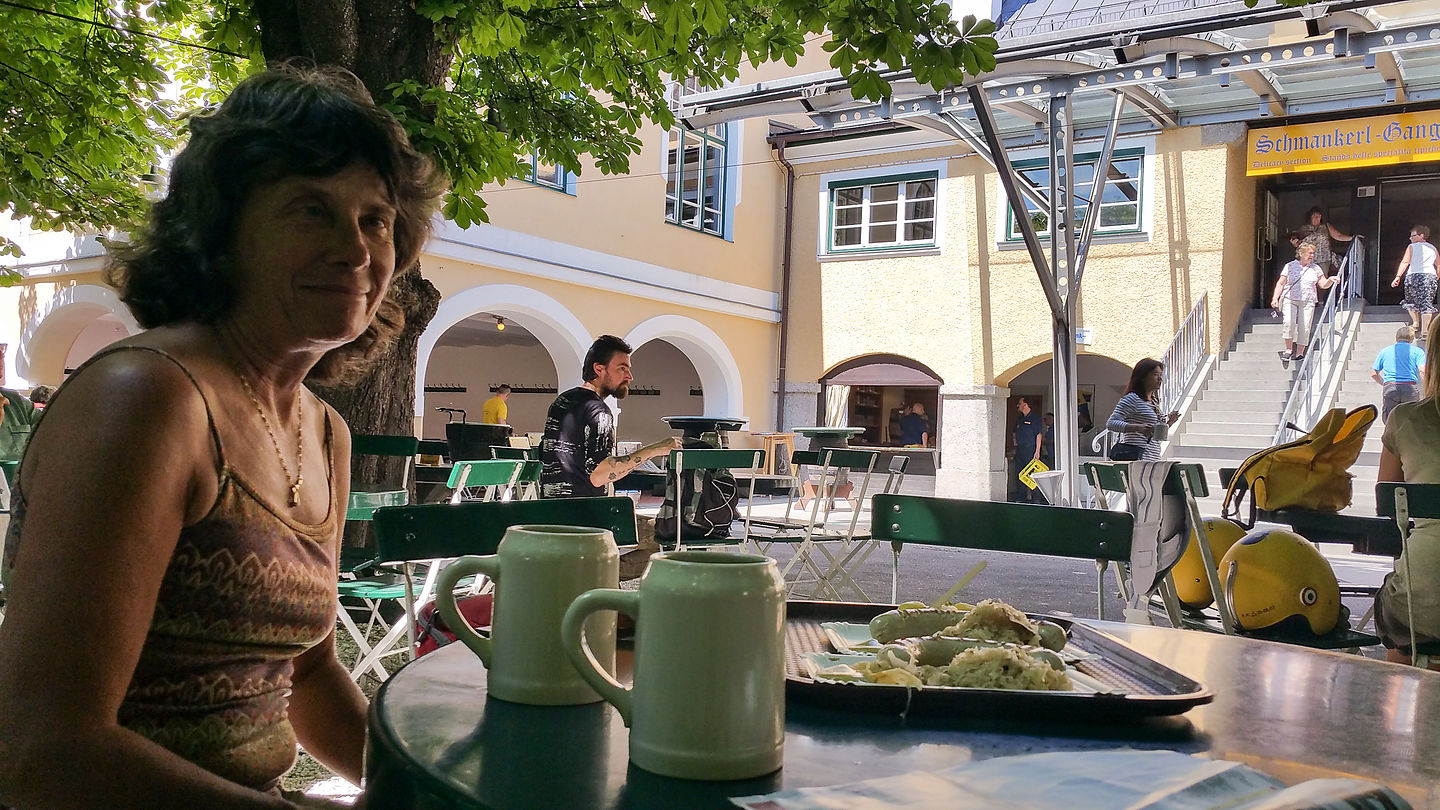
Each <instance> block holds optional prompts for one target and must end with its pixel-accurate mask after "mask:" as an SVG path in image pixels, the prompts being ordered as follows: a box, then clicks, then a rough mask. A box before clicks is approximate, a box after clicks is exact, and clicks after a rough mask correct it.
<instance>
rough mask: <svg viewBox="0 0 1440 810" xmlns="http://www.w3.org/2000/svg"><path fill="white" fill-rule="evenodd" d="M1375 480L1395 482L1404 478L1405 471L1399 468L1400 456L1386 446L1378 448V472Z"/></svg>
mask: <svg viewBox="0 0 1440 810" xmlns="http://www.w3.org/2000/svg"><path fill="white" fill-rule="evenodd" d="M1375 480H1377V481H1395V482H1401V481H1404V480H1405V471H1404V470H1403V469H1402V468H1401V465H1400V457H1399V456H1397V455H1395V453H1394V452H1393V451H1391V450H1390V448H1388V447H1384V446H1382V447H1381V448H1380V474H1379V476H1378V477H1377V478H1376V479H1375Z"/></svg>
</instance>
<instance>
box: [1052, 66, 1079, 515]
mask: <svg viewBox="0 0 1440 810" xmlns="http://www.w3.org/2000/svg"><path fill="white" fill-rule="evenodd" d="M1071 131H1072V126H1071V117H1070V96H1069V95H1068V94H1058V95H1055V96H1053V97H1052V98H1051V99H1050V138H1049V145H1050V149H1049V156H1050V210H1051V217H1050V271H1051V274H1052V276H1053V283H1054V286H1055V290H1056V292H1057V294H1058V298H1059V304H1060V306H1058V307H1053V306H1052V313H1051V314H1052V315H1053V319H1052V324H1053V327H1054V330H1053V337H1054V341H1053V343H1054V360H1053V362H1052V363H1051V365H1050V367H1051V382H1052V385H1051V398H1050V399H1051V402H1052V403H1053V404H1052V407H1053V408H1054V409H1055V459H1054V460H1055V465H1056V467H1057V469H1059V470H1061V471H1062V472H1063V475H1062V476H1061V477H1060V500H1061V503H1063V504H1065V505H1067V506H1074V505H1076V504H1077V503H1079V501H1080V486H1079V480H1080V479H1079V472H1080V444H1079V442H1080V424H1079V414H1078V412H1077V411H1076V407H1075V403H1076V390H1077V385H1076V383H1077V381H1076V362H1077V358H1076V353H1075V304H1076V298H1077V296H1076V292H1077V290H1076V289H1075V288H1074V284H1073V282H1074V278H1073V276H1072V272H1073V270H1074V268H1075V222H1074V216H1075V154H1074V150H1073V149H1072V148H1071V147H1072V144H1071V140H1070V134H1071Z"/></svg>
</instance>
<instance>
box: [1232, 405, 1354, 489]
mask: <svg viewBox="0 0 1440 810" xmlns="http://www.w3.org/2000/svg"><path fill="white" fill-rule="evenodd" d="M1376 413H1377V412H1376V409H1375V406H1374V405H1362V406H1360V407H1359V408H1356V409H1355V410H1353V411H1350V412H1349V413H1346V412H1345V409H1344V408H1332V409H1331V410H1330V412H1329V413H1327V414H1325V415H1324V416H1323V417H1321V418H1320V421H1319V422H1317V423H1316V425H1315V429H1314V430H1311V431H1310V433H1309V434H1307V435H1306V436H1304V437H1303V438H1300V439H1296V440H1295V441H1293V442H1285V443H1284V444H1277V445H1275V446H1274V447H1268V448H1266V449H1264V450H1261V451H1260V452H1258V453H1255V454H1254V455H1252V456H1250V457H1249V458H1247V459H1245V461H1244V463H1243V464H1241V465H1240V467H1239V469H1238V470H1236V473H1235V477H1234V478H1233V479H1232V480H1231V481H1230V487H1229V489H1228V490H1226V492H1225V505H1224V508H1223V510H1222V513H1223V514H1224V515H1226V516H1228V515H1230V514H1232V504H1233V508H1234V510H1235V511H1238V510H1239V506H1240V501H1241V500H1242V499H1243V498H1244V497H1245V496H1244V493H1243V491H1241V488H1240V482H1241V481H1242V480H1243V481H1244V482H1245V485H1246V486H1247V487H1248V488H1249V490H1250V492H1251V498H1252V501H1253V504H1254V506H1255V507H1256V508H1259V509H1264V510H1275V509H1286V508H1298V509H1314V510H1316V511H1320V512H1338V511H1340V510H1341V509H1344V508H1345V507H1347V506H1349V505H1350V479H1352V478H1354V477H1355V476H1353V475H1351V474H1350V472H1349V471H1348V470H1349V467H1350V465H1351V464H1354V463H1355V459H1356V458H1358V457H1359V455H1360V448H1361V446H1362V445H1364V443H1365V431H1367V430H1369V429H1370V425H1371V423H1373V422H1374V421H1375V416H1376Z"/></svg>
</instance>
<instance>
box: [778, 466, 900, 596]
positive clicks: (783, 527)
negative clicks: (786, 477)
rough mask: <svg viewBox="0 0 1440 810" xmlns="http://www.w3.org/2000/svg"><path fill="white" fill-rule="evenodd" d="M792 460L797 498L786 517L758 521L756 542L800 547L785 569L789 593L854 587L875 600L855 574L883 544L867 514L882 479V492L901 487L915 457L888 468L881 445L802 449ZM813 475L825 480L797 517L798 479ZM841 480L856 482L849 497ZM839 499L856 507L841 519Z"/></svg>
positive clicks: (793, 492) (830, 593)
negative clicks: (835, 514) (835, 516)
mask: <svg viewBox="0 0 1440 810" xmlns="http://www.w3.org/2000/svg"><path fill="white" fill-rule="evenodd" d="M790 461H791V469H792V470H794V471H795V480H796V482H797V485H796V486H793V487H791V497H790V500H789V501H787V502H786V505H785V514H784V515H783V516H782V517H780V518H778V519H761V520H759V521H757V524H758V525H759V529H758V530H757V533H756V534H755V537H754V539H755V541H756V544H757V545H758V546H759V547H760V548H761V549H762V550H764V551H766V552H768V551H769V549H770V547H771V545H772V544H774V543H786V544H793V545H794V546H795V554H794V556H792V557H791V558H790V560H789V561H787V563H786V564H785V567H784V568H783V569H781V576H782V577H783V578H784V579H785V582H786V586H785V587H786V592H787V593H788V594H789V595H792V596H807V597H811V598H819V599H836V600H839V599H844V598H847V597H846V596H845V595H844V594H843V593H842V590H843V591H849V592H852V593H853V594H854V597H855V598H858V599H860V600H861V601H865V602H868V601H870V597H869V596H868V595H867V594H866V593H865V590H864V589H863V588H861V587H860V584H859V582H857V581H856V579H855V577H854V573H853V572H854V571H855V570H856V569H858V568H859V567H860V565H861V564H863V563H864V562H865V560H866V559H868V558H869V556H870V553H871V552H872V551H873V550H874V549H875V548H876V547H877V545H878V543H877V542H876V541H874V540H873V539H872V538H871V537H870V536H869V534H868V532H866V530H865V526H866V524H864V523H862V522H861V515H862V514H863V513H864V511H865V507H866V506H867V505H868V504H869V503H870V497H871V495H872V494H873V492H874V487H875V486H876V485H877V484H880V490H879V491H880V492H881V493H884V494H896V493H898V492H899V490H900V484H901V483H902V482H903V481H904V479H905V469H906V466H907V465H908V463H909V461H910V459H909V457H908V456H895V457H893V458H892V459H891V460H890V463H889V464H888V465H887V467H886V469H884V470H881V469H880V466H879V465H880V453H879V451H876V450H856V449H841V448H826V449H823V450H796V451H795V452H793V453H792V454H791V455H790ZM811 478H814V479H815V480H816V481H818V482H819V483H818V485H817V486H816V488H815V495H814V497H812V498H808V500H809V506H808V512H806V513H805V516H804V517H801V518H797V517H795V507H796V506H797V505H799V496H798V495H797V493H799V492H800V491H801V488H800V486H798V484H799V483H800V482H803V481H805V480H808V479H811ZM882 480H883V483H880V482H882ZM841 481H846V482H848V483H849V484H850V486H851V490H850V493H849V495H848V496H844V495H838V494H836V488H837V486H838V482H841ZM839 498H844V499H846V500H851V501H853V503H854V506H853V508H852V509H851V510H850V514H849V518H848V519H841V520H840V521H839V522H836V521H833V520H832V519H831V517H832V509H833V506H834V502H835V500H836V499H839ZM801 508H802V509H804V508H805V507H804V506H801Z"/></svg>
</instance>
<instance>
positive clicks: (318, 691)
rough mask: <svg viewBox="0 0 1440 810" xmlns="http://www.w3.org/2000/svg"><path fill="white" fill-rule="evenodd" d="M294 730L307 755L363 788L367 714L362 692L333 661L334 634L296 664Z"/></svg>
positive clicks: (292, 709) (292, 700) (292, 710)
mask: <svg viewBox="0 0 1440 810" xmlns="http://www.w3.org/2000/svg"><path fill="white" fill-rule="evenodd" d="M290 688H291V692H290V725H292V726H293V727H294V728H295V736H296V737H297V738H298V739H299V740H300V744H301V745H303V746H305V752H306V753H308V754H310V756H313V757H315V758H316V759H318V760H320V762H321V763H323V764H324V765H325V767H327V768H329V769H330V770H332V771H334V772H335V773H337V774H339V775H341V776H343V777H345V778H346V779H348V780H350V783H351V784H352V785H359V784H360V778H361V775H362V774H363V773H364V771H365V768H364V762H365V711H366V708H367V704H366V702H365V695H364V694H363V693H362V692H361V691H360V687H358V686H356V685H355V682H354V681H352V680H350V675H349V673H347V672H346V671H345V667H343V666H341V665H340V662H339V660H337V659H336V658H335V633H334V632H333V631H332V632H331V633H330V635H329V636H326V638H325V640H324V641H322V642H321V643H319V644H317V645H315V646H314V647H311V648H310V649H309V650H306V651H305V652H304V653H303V654H301V655H300V657H298V658H296V659H295V675H294V678H293V680H292V682H291V687H290Z"/></svg>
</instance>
